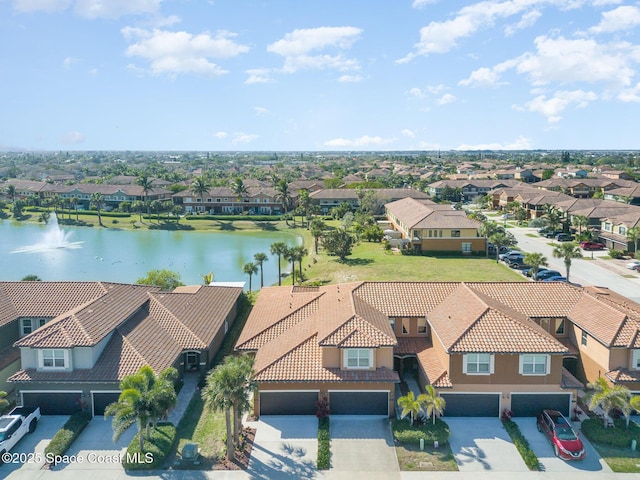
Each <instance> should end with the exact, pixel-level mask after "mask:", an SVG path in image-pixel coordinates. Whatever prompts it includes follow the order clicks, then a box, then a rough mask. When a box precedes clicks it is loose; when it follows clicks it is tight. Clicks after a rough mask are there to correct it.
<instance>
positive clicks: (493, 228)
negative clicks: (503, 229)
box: [478, 220, 500, 258]
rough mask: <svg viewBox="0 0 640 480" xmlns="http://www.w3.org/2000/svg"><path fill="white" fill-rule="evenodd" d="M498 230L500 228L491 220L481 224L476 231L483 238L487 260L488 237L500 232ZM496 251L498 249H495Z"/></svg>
mask: <svg viewBox="0 0 640 480" xmlns="http://www.w3.org/2000/svg"><path fill="white" fill-rule="evenodd" d="M499 229H500V227H499V226H498V224H497V222H494V221H493V220H487V221H486V222H483V223H482V225H480V228H479V229H478V233H480V235H482V236H483V237H484V241H485V252H486V254H487V258H489V241H488V240H489V237H491V236H493V235H495V234H496V233H498V232H499V231H500V230H499ZM496 250H497V251H498V250H500V249H499V248H498V247H497V248H496Z"/></svg>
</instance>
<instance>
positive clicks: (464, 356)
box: [462, 354, 467, 374]
mask: <svg viewBox="0 0 640 480" xmlns="http://www.w3.org/2000/svg"><path fill="white" fill-rule="evenodd" d="M462 373H465V374H466V373H467V355H466V354H465V355H462Z"/></svg>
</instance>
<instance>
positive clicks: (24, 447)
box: [0, 415, 69, 478]
mask: <svg viewBox="0 0 640 480" xmlns="http://www.w3.org/2000/svg"><path fill="white" fill-rule="evenodd" d="M68 419H69V417H68V416H66V415H45V416H43V417H41V418H40V421H39V422H38V427H37V428H36V431H35V432H33V433H29V434H27V435H25V436H24V437H23V438H22V440H20V442H19V443H18V444H17V445H16V446H15V447H14V448H13V450H12V451H11V453H15V454H25V455H23V456H22V457H19V458H17V460H20V461H18V462H15V463H7V464H4V465H2V466H0V478H6V477H7V476H9V474H10V473H12V472H15V471H16V470H19V471H20V474H24V476H25V478H27V477H29V476H31V475H32V474H33V475H35V474H36V473H35V471H37V470H40V469H41V468H42V466H43V465H44V464H45V461H44V449H45V448H46V446H47V445H49V442H50V441H51V439H52V438H53V437H54V435H55V434H56V433H58V430H60V429H61V428H62V426H63V425H64V424H65V422H66V421H67V420H68ZM24 459H26V460H27V461H26V462H23V461H22V460H24Z"/></svg>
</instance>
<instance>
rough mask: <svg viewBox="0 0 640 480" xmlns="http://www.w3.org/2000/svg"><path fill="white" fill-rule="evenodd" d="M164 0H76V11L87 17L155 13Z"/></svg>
mask: <svg viewBox="0 0 640 480" xmlns="http://www.w3.org/2000/svg"><path fill="white" fill-rule="evenodd" d="M161 3H162V0H108V1H106V0H76V5H75V8H74V10H75V12H76V13H77V14H78V15H80V16H82V17H86V18H91V19H94V18H120V17H123V16H126V15H140V14H149V13H155V12H157V11H158V10H159V9H160V4H161Z"/></svg>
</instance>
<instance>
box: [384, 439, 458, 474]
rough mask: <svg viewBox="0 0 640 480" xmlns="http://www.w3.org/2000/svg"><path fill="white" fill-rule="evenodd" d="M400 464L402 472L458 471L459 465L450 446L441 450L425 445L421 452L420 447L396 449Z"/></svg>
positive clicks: (440, 448)
mask: <svg viewBox="0 0 640 480" xmlns="http://www.w3.org/2000/svg"><path fill="white" fill-rule="evenodd" d="M396 455H397V456H398V464H399V465H400V470H401V471H414V472H418V471H434V472H442V471H457V470H458V465H457V464H456V461H455V459H454V457H453V453H452V452H451V448H450V447H449V444H448V443H447V444H445V445H441V446H440V447H439V448H433V446H427V445H425V447H424V450H420V447H419V446H418V445H400V446H397V447H396Z"/></svg>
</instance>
